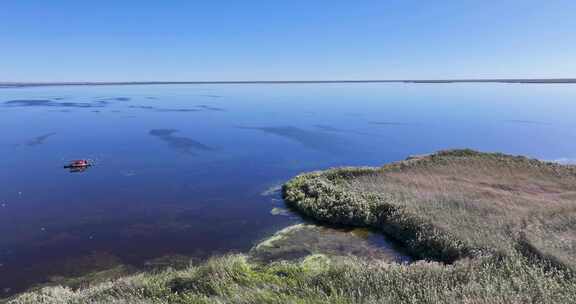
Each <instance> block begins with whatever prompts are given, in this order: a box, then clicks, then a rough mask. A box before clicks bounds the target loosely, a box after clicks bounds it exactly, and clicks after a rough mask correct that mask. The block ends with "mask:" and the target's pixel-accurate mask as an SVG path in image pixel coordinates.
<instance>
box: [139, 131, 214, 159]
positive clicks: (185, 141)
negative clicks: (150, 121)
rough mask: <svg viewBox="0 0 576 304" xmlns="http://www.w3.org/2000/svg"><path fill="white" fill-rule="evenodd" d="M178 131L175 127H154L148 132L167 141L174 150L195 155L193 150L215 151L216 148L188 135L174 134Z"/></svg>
mask: <svg viewBox="0 0 576 304" xmlns="http://www.w3.org/2000/svg"><path fill="white" fill-rule="evenodd" d="M176 132H178V130H175V129H153V130H150V132H149V133H148V134H150V135H152V136H154V137H158V138H159V139H160V140H162V141H164V142H166V143H167V144H168V145H169V146H170V147H171V148H173V149H174V150H176V151H178V152H181V153H185V154H191V155H193V154H194V153H193V151H194V150H196V151H213V150H215V148H213V147H210V146H207V145H205V144H203V143H200V142H198V141H195V140H193V139H191V138H188V137H181V136H174V133H176Z"/></svg>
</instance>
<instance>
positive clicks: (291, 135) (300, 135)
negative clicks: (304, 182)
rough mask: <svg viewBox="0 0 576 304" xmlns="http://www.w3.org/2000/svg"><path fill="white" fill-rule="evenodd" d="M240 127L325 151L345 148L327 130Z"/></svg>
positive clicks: (287, 127)
mask: <svg viewBox="0 0 576 304" xmlns="http://www.w3.org/2000/svg"><path fill="white" fill-rule="evenodd" d="M239 128H240V129H247V130H257V131H262V132H265V133H268V134H272V135H276V136H280V137H283V138H286V139H289V140H291V141H294V142H297V143H299V144H301V145H302V146H304V147H306V148H309V149H313V150H317V151H325V152H331V153H335V152H340V151H342V150H343V146H344V145H343V143H342V140H341V138H340V137H337V136H335V135H333V134H329V133H326V132H316V131H310V130H306V129H301V128H298V127H292V126H285V127H239Z"/></svg>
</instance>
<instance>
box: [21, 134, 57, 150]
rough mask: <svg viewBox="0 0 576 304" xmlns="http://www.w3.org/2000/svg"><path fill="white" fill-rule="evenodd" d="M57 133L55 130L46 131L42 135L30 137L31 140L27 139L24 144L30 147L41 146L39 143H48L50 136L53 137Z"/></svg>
mask: <svg viewBox="0 0 576 304" xmlns="http://www.w3.org/2000/svg"><path fill="white" fill-rule="evenodd" d="M54 135H56V133H55V132H50V133H46V134H43V135H40V136H36V137H34V138H32V139H30V140H29V141H27V142H26V143H25V144H24V145H26V146H28V147H35V146H39V145H43V144H44V143H46V140H48V138H50V137H52V136H54Z"/></svg>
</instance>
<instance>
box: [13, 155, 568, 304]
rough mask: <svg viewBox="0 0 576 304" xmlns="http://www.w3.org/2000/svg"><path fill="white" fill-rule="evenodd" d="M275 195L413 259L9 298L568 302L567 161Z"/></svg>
mask: <svg viewBox="0 0 576 304" xmlns="http://www.w3.org/2000/svg"><path fill="white" fill-rule="evenodd" d="M283 194H284V197H285V200H286V202H287V203H288V204H289V205H290V206H292V207H293V208H294V209H295V210H297V211H298V212H301V213H302V214H304V215H306V216H308V217H311V218H313V219H316V220H317V221H321V222H326V223H330V224H337V225H346V226H355V227H371V228H374V229H377V230H379V231H381V232H383V233H385V234H386V235H388V236H389V237H392V238H394V239H395V240H396V241H397V242H399V243H400V244H402V245H403V246H404V247H405V248H406V250H407V251H408V252H409V253H410V254H411V255H412V256H413V257H414V258H415V259H420V260H419V261H416V262H413V263H410V264H401V263H393V262H392V263H391V262H378V261H374V260H371V261H367V260H362V259H357V258H351V257H350V258H344V259H332V258H330V257H329V256H326V255H318V254H312V255H309V256H307V257H303V258H301V259H299V260H298V261H292V262H287V261H273V262H267V263H264V262H259V261H258V259H255V258H254V257H253V256H251V254H253V253H251V254H249V255H238V254H236V255H228V256H224V257H215V258H213V259H210V260H209V261H207V262H205V263H202V264H199V265H196V266H190V267H187V268H185V269H181V270H165V271H161V272H157V273H142V274H137V275H132V276H128V277H125V278H121V279H117V280H113V281H109V282H104V283H98V284H94V285H92V286H89V287H87V288H83V289H79V290H71V289H69V288H64V287H46V288H42V289H39V290H36V291H30V292H28V293H24V294H21V295H19V296H17V297H16V298H13V299H12V300H11V302H10V303H142V302H144V303H573V301H574V295H576V277H575V271H576V246H575V245H576V220H575V218H576V166H568V165H560V164H556V163H549V162H542V161H539V160H534V159H528V158H525V157H521V156H510V155H504V154H499V153H481V152H476V151H472V150H449V151H441V152H438V153H435V154H431V155H426V156H417V157H410V158H408V159H407V160H405V161H401V162H396V163H392V164H388V165H385V166H383V167H380V168H338V169H330V170H327V171H320V172H312V173H307V174H303V175H300V176H297V177H296V178H294V179H292V180H291V181H289V182H288V183H286V184H285V185H284V187H283ZM285 230H286V229H285ZM288 230H294V228H290V229H288ZM286 233H288V232H286V231H285V232H284V234H286ZM278 238H279V236H278V235H277V236H274V237H273V238H272V239H271V240H267V241H265V242H263V243H261V244H260V245H258V246H256V251H258V250H257V248H258V247H267V246H270V244H271V243H273V242H274V240H275V239H278Z"/></svg>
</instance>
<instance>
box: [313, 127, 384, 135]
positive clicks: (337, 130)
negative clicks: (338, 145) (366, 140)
mask: <svg viewBox="0 0 576 304" xmlns="http://www.w3.org/2000/svg"><path fill="white" fill-rule="evenodd" d="M314 127H315V128H316V129H319V130H322V131H324V132H333V133H350V134H358V135H369V136H374V134H370V133H364V132H360V131H356V130H346V129H339V128H335V127H332V126H329V125H314Z"/></svg>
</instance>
